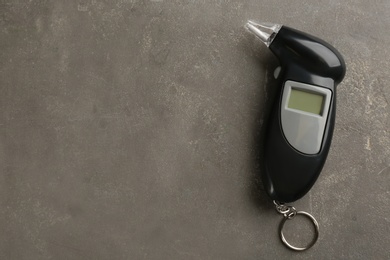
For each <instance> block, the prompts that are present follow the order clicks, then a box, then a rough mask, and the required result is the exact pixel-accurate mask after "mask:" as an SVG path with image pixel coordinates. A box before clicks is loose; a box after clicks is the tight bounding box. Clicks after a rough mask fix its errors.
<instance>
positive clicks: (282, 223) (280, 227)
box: [279, 211, 319, 251]
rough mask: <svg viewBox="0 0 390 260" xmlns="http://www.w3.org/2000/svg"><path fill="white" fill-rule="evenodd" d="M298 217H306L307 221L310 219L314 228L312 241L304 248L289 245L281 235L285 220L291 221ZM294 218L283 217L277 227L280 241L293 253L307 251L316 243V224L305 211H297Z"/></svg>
mask: <svg viewBox="0 0 390 260" xmlns="http://www.w3.org/2000/svg"><path fill="white" fill-rule="evenodd" d="M298 215H302V216H304V217H307V218H308V219H310V220H311V222H312V223H313V226H314V237H313V239H312V241H311V242H310V243H309V244H308V245H307V246H305V247H296V246H293V245H291V244H290V243H288V242H287V240H286V238H285V237H284V234H283V227H284V224H285V223H286V221H287V220H292V219H293V218H294V216H298ZM294 216H292V217H289V216H287V217H284V218H283V219H282V221H281V222H280V226H279V235H280V239H281V240H282V242H283V244H285V245H286V246H287V247H288V248H289V249H292V250H294V251H305V250H307V249H309V248H310V247H312V246H313V245H314V244H315V243H316V242H317V239H318V235H319V227H318V222H317V220H316V219H315V218H314V217H313V216H312V215H310V214H309V213H307V212H305V211H298V212H296V214H295V215H294Z"/></svg>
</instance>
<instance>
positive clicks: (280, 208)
mask: <svg viewBox="0 0 390 260" xmlns="http://www.w3.org/2000/svg"><path fill="white" fill-rule="evenodd" d="M273 202H274V205H275V207H276V211H277V212H278V213H279V214H282V215H283V216H284V217H285V218H288V219H292V218H293V217H295V215H296V214H297V210H296V209H295V208H294V207H293V206H288V205H285V204H284V203H280V202H278V201H276V200H274V201H273Z"/></svg>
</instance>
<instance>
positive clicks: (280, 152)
mask: <svg viewBox="0 0 390 260" xmlns="http://www.w3.org/2000/svg"><path fill="white" fill-rule="evenodd" d="M269 49H270V50H271V51H272V52H273V53H274V54H275V55H276V57H277V58H278V59H279V62H280V65H281V71H280V74H279V77H278V80H280V82H279V83H278V85H279V86H280V88H279V89H278V90H277V92H278V93H277V95H276V97H277V100H275V102H274V104H273V105H272V108H271V112H270V118H269V121H268V127H267V130H266V136H265V151H264V152H265V160H264V162H265V171H263V174H262V179H263V183H264V186H265V189H266V191H267V193H268V195H269V196H270V197H271V198H272V199H273V200H277V201H279V202H293V201H295V200H298V199H300V198H301V197H302V196H304V195H305V194H306V193H307V192H308V191H309V190H310V189H311V187H312V186H313V184H314V182H315V181H316V180H317V178H318V176H319V174H320V172H321V170H322V167H323V166H324V163H325V160H326V157H327V155H328V152H329V148H330V144H331V140H332V135H333V128H334V124H335V117H336V86H337V84H338V83H340V82H341V80H342V79H343V78H344V75H345V62H344V60H343V58H342V56H341V54H340V53H339V52H338V51H337V50H336V49H335V48H334V47H332V46H331V45H330V44H328V43H326V42H325V41H323V40H321V39H319V38H317V37H314V36H311V35H309V34H306V33H304V32H301V31H298V30H295V29H292V28H289V27H285V26H283V27H282V28H281V29H280V30H279V32H278V33H277V35H276V36H275V38H274V40H273V41H272V43H271V45H270V46H269ZM287 80H292V81H297V82H301V83H305V84H311V85H315V86H319V87H323V88H328V89H330V90H331V91H332V100H331V102H330V108H329V109H330V110H329V113H328V119H327V123H326V127H325V131H324V137H323V140H322V144H321V148H320V151H319V153H318V154H314V155H308V154H303V153H301V152H299V151H297V150H296V149H294V148H293V147H292V146H291V145H290V144H289V143H288V141H287V140H286V138H285V136H284V134H283V130H282V125H281V102H282V94H283V89H284V83H285V82H286V81H287Z"/></svg>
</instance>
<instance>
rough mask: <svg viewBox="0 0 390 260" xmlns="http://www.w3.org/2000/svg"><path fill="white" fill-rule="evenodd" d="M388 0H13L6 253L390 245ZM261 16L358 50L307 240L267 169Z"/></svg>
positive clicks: (310, 207) (0, 164)
mask: <svg viewBox="0 0 390 260" xmlns="http://www.w3.org/2000/svg"><path fill="white" fill-rule="evenodd" d="M389 11H390V3H389V1H385V0H381V1H339V0H338V1H336V0H330V1H319V0H318V1H290V2H288V4H287V2H286V1H281V0H280V1H264V0H261V1H258V0H256V1H254V0H251V1H246V2H241V3H240V2H236V1H229V0H211V1H201V0H199V1H198V0H184V1H177V0H159V1H157V0H154V1H152V0H150V1H147V0H145V1H138V0H117V1H98V0H83V1H44V0H42V1H34V0H29V1H28V0H16V1H11V0H2V1H0V25H1V26H0V47H1V52H0V93H1V95H0V111H1V113H0V132H1V134H0V171H1V172H0V203H1V204H0V230H1V232H0V259H388V257H389V256H390V248H389V244H390V235H389V234H390V223H389V215H390V209H389V202H390V201H389V197H390V194H389V190H390V186H389V185H390V180H389V176H390V168H389V166H390V148H389V147H390V135H389V128H390V123H389V108H390V107H389V100H390V87H389V86H390V78H389V76H390V70H389V67H390V62H389V60H390V55H389V54H390V50H389V46H390V35H389V33H388V31H389V27H390V16H389ZM249 18H252V19H257V20H262V21H270V22H277V23H282V24H286V25H289V26H292V27H295V28H297V29H301V30H304V31H307V32H309V33H312V34H314V35H317V36H319V37H321V38H323V39H325V40H327V41H328V42H330V43H331V44H333V45H334V46H336V47H337V48H338V49H339V50H340V52H341V53H342V54H343V55H344V57H345V60H346V64H347V69H348V71H347V74H346V77H345V80H344V81H343V82H342V84H341V85H340V86H339V88H338V110H337V113H338V114H337V116H338V117H337V125H336V129H335V134H334V139H333V145H332V148H331V151H330V154H329V157H328V160H327V163H326V165H325V168H324V170H323V172H322V174H321V176H320V178H319V180H318V181H317V183H316V184H315V186H314V187H313V189H312V190H311V191H310V193H309V194H308V195H306V196H305V197H304V198H303V199H301V200H300V201H297V202H296V203H295V205H296V207H297V208H298V209H301V210H307V211H309V212H311V213H312V214H313V215H314V216H316V218H317V219H318V221H319V223H320V232H321V234H320V239H319V241H318V243H317V244H316V245H315V246H314V247H313V248H312V249H311V250H309V251H307V252H304V253H294V252H291V251H289V250H287V249H286V248H284V247H283V246H282V245H281V243H280V241H279V238H278V236H277V228H278V224H279V221H280V218H281V217H280V216H279V215H278V214H277V213H276V212H275V211H274V209H273V207H272V205H271V203H270V202H269V200H268V198H267V196H266V194H265V193H264V191H262V188H261V183H259V179H258V176H259V174H260V171H261V160H259V158H261V145H262V138H261V137H262V133H263V132H262V130H263V129H262V126H263V122H264V118H265V114H266V113H265V111H266V107H267V104H268V103H269V101H270V100H271V99H272V89H270V88H267V87H265V86H269V85H272V81H273V80H272V72H273V69H274V68H275V66H276V65H277V63H276V60H275V59H274V58H273V57H272V55H271V54H270V52H269V51H268V50H267V49H266V48H265V46H262V45H260V44H259V43H258V42H257V41H256V40H254V39H253V38H252V37H251V36H250V35H248V34H247V33H246V32H245V31H244V29H243V24H244V23H245V22H246V20H247V19H249ZM295 231H296V232H300V231H303V230H302V228H297V229H296V230H295ZM296 239H300V238H299V237H298V238H296Z"/></svg>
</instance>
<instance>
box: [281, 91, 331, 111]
mask: <svg viewBox="0 0 390 260" xmlns="http://www.w3.org/2000/svg"><path fill="white" fill-rule="evenodd" d="M323 104H324V96H323V95H321V94H317V93H313V92H308V91H304V90H301V89H296V88H291V93H290V99H289V100H288V107H289V108H292V109H297V110H301V111H305V112H309V113H313V114H316V115H321V114H322V108H323Z"/></svg>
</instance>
